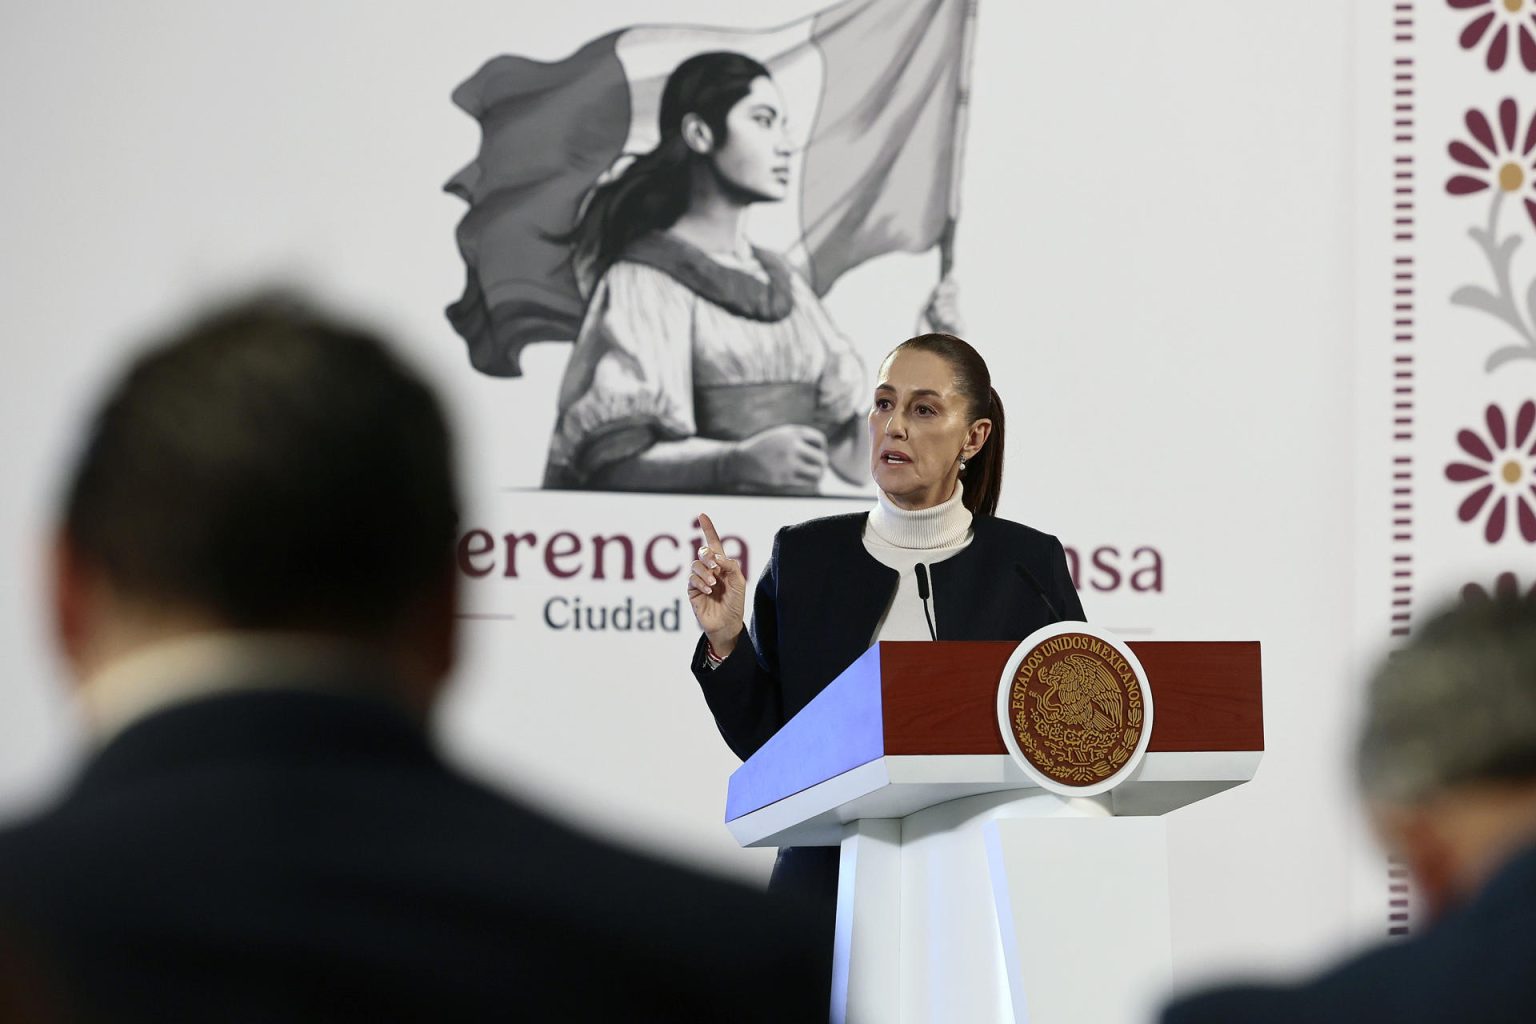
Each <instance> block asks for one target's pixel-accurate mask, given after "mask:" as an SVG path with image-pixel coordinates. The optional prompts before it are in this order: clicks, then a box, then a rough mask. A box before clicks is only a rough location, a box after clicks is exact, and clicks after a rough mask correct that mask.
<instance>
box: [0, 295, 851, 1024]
mask: <svg viewBox="0 0 1536 1024" xmlns="http://www.w3.org/2000/svg"><path fill="white" fill-rule="evenodd" d="M451 466H452V459H451V450H450V441H449V437H448V434H447V428H446V426H445V423H444V420H443V416H442V414H441V411H440V409H439V406H438V403H437V401H436V399H435V398H434V397H433V396H432V394H431V393H430V392H429V391H428V390H427V388H426V387H425V386H424V385H423V384H422V383H421V382H420V381H419V380H417V379H416V378H415V377H414V376H413V375H412V374H411V373H410V372H408V371H407V370H406V369H405V368H404V367H403V366H402V365H401V364H400V363H398V362H397V361H396V360H395V359H394V358H393V357H391V356H390V355H389V354H388V352H387V351H386V349H385V348H384V346H383V345H382V344H381V343H380V342H379V341H378V340H376V339H375V338H374V337H372V336H370V335H369V334H368V333H367V332H365V331H363V330H361V329H359V328H356V327H353V326H349V325H347V324H343V323H339V322H336V321H333V320H331V319H329V318H328V317H326V316H324V315H321V314H318V313H315V312H313V311H311V310H309V309H307V308H305V307H304V306H303V305H302V304H300V303H297V302H295V301H293V300H290V299H281V298H263V299H257V300H252V301H249V302H246V303H243V304H241V305H238V306H234V307H229V308H226V309H224V310H222V311H220V312H217V313H215V314H213V315H211V316H209V317H207V318H205V319H202V320H200V321H199V322H197V323H195V324H193V325H192V326H191V327H189V328H187V329H185V330H184V331H182V332H180V333H179V334H177V335H176V336H175V337H173V338H171V339H170V340H169V341H167V342H164V343H162V344H159V345H158V346H156V347H154V348H152V349H151V350H149V351H148V352H147V353H146V354H144V355H142V356H141V357H140V358H138V359H137V360H136V361H135V362H134V363H133V364H132V365H131V366H130V367H129V368H128V370H127V372H126V374H125V375H124V376H123V377H122V379H121V380H119V381H118V382H117V383H116V384H115V386H114V387H113V388H112V390H111V392H110V393H109V394H108V395H107V397H106V399H105V401H104V404H103V405H102V407H101V409H100V411H99V413H98V414H97V416H96V418H95V420H94V422H93V424H92V425H91V426H90V428H89V431H88V433H87V436H86V438H85V441H84V445H83V449H82V451H81V453H80V455H79V458H78V463H77V464H76V466H75V468H74V470H73V473H72V474H71V476H70V477H69V479H68V482H67V491H66V495H65V499H64V503H63V509H62V521H61V522H60V524H59V530H58V539H57V548H56V558H55V562H54V573H53V577H54V578H53V584H54V593H53V596H52V601H53V609H52V610H53V614H54V618H55V622H56V626H57V634H58V640H59V643H60V645H61V648H62V651H63V654H64V657H65V660H66V661H67V663H68V666H69V668H70V670H71V673H72V674H73V675H74V676H75V677H76V679H77V680H78V682H79V685H80V695H81V699H82V704H83V707H84V708H85V710H86V712H87V716H88V726H89V730H90V732H91V734H92V736H93V738H94V739H95V741H96V749H95V750H94V752H93V753H92V754H91V756H90V758H89V760H88V762H87V763H86V765H85V767H84V770H83V772H82V773H81V774H80V777H79V778H78V779H77V780H76V782H75V783H74V785H73V786H72V788H71V789H70V790H69V791H68V792H67V794H66V795H65V797H64V798H63V800H62V801H61V802H60V803H59V804H58V805H57V806H55V807H53V808H52V809H51V810H48V811H47V812H45V813H44V814H42V815H41V816H40V817H37V818H35V819H32V820H30V821H26V822H24V823H21V824H18V825H14V826H12V827H10V828H8V829H6V830H4V831H0V920H4V921H5V922H7V923H8V925H9V926H10V927H11V929H12V931H13V933H14V937H15V939H16V941H17V942H19V943H21V944H22V947H23V948H26V949H28V950H30V951H32V952H34V953H35V954H36V955H37V956H38V957H39V958H41V959H42V960H43V961H44V962H45V963H46V964H47V966H48V968H49V969H48V972H47V976H48V977H49V978H51V979H53V980H54V981H55V983H56V984H55V985H54V986H53V987H54V989H55V991H53V992H52V993H51V995H53V996H57V997H59V998H61V999H67V1000H68V1004H67V1005H68V1011H69V1014H70V1016H71V1017H72V1018H74V1019H85V1020H193V1019H196V1020H220V1021H246V1020H263V1021H267V1020H294V1021H296V1020H304V1021H326V1020H369V1021H376V1020H402V1019H409V1020H444V1021H458V1020H480V1019H493V1018H494V1019H531V1020H561V1021H568V1020H582V1021H584V1020H690V1021H694V1020H731V1021H740V1020H763V1021H768V1020H773V1021H780V1020H825V1019H826V1013H827V1007H826V1005H825V1004H824V1003H822V1002H821V1001H820V999H819V996H818V994H817V992H818V990H817V987H816V984H815V981H814V979H815V977H816V974H815V968H814V964H813V963H812V962H811V961H810V959H809V958H808V956H807V954H806V951H805V949H804V947H803V945H802V943H803V941H804V940H803V939H802V938H801V936H803V935H804V934H805V932H806V928H805V926H804V924H803V923H802V922H800V921H799V920H798V918H795V917H794V916H793V911H791V910H788V909H785V908H781V907H779V906H777V905H776V904H769V903H768V901H767V898H766V897H765V896H763V895H761V894H759V893H756V892H753V891H751V890H749V889H747V888H744V887H738V886H736V885H733V884H729V883H726V882H723V881H718V880H713V879H710V878H707V877H705V876H701V875H696V874H693V873H691V872H687V871H684V870H682V869H680V868H676V867H672V866H669V865H667V864H664V863H661V862H658V861H653V860H650V859H647V858H644V857H642V856H640V855H637V854H633V853H628V852H624V851H622V850H620V849H617V848H614V847H611V846H608V845H605V844H603V843H600V842H598V841H596V840H594V839H590V838H587V837H585V836H582V835H580V834H578V833H576V832H573V831H571V830H569V829H567V828H566V827H564V826H562V825H561V824H559V823H557V822H555V821H552V820H550V819H548V818H546V817H543V816H542V815H540V814H538V813H535V812H533V811H531V810H529V809H527V808H524V807H521V806H518V805H517V804H514V803H512V802H510V801H509V800H507V799H506V798H504V797H502V796H500V795H498V794H496V793H494V792H492V791H490V790H489V789H486V788H484V787H482V786H480V785H477V784H475V783H473V782H471V781H469V780H467V779H466V778H465V777H463V776H462V775H460V774H458V773H457V772H455V771H454V770H452V769H451V768H449V767H448V766H447V765H445V764H444V762H443V761H442V760H440V759H439V757H438V755H437V754H435V753H434V752H433V750H432V748H431V746H430V745H429V742H428V738H427V734H426V732H425V725H426V719H427V717H428V714H429V712H430V710H431V709H432V707H433V705H434V703H435V702H436V701H437V699H438V696H439V694H440V692H441V689H442V687H443V683H444V679H445V677H446V675H447V674H448V671H449V669H450V667H451V665H452V663H453V657H454V645H455V632H456V621H457V619H456V597H455V565H454V541H455V536H456V531H457V518H458V515H457V500H456V496H455V486H454V480H453V473H452V468H451ZM572 753H573V756H580V754H581V752H578V751H573V752H572ZM0 969H3V968H0Z"/></svg>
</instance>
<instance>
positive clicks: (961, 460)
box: [960, 455, 965, 473]
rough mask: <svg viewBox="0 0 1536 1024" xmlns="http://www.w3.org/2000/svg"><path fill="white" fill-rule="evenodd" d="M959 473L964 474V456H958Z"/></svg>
mask: <svg viewBox="0 0 1536 1024" xmlns="http://www.w3.org/2000/svg"><path fill="white" fill-rule="evenodd" d="M960 472H962V473H964V472H965V456H964V455H962V456H960Z"/></svg>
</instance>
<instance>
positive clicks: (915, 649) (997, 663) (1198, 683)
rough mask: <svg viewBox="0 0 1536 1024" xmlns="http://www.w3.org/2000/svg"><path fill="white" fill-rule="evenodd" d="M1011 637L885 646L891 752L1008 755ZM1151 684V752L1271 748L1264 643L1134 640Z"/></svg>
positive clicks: (885, 695) (882, 673)
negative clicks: (1006, 680)
mask: <svg viewBox="0 0 1536 1024" xmlns="http://www.w3.org/2000/svg"><path fill="white" fill-rule="evenodd" d="M1017 646H1018V645H1017V644H1015V643H1011V642H1008V641H998V642H990V643H975V642H971V643H953V642H938V643H934V642H931V641H927V642H925V641H900V642H896V641H887V642H885V643H882V644H880V677H881V681H882V690H883V701H884V717H885V753H886V754H1006V753H1007V752H1008V750H1007V748H1006V747H1005V746H1003V738H1002V735H1001V733H1000V732H999V731H998V726H997V687H998V683H999V681H1000V678H1001V676H1002V674H1003V669H1004V667H1005V666H1006V665H1007V663H1008V658H1009V656H1010V655H1011V654H1012V653H1013V651H1014V649H1015V648H1016V647H1017ZM1127 646H1128V647H1130V649H1131V650H1132V651H1133V652H1134V653H1135V655H1136V658H1137V660H1138V661H1140V662H1141V664H1142V667H1143V668H1145V669H1146V671H1147V683H1148V685H1149V686H1150V687H1151V689H1152V705H1153V717H1152V737H1151V740H1150V742H1149V743H1148V746H1147V749H1148V751H1190V750H1263V749H1264V711H1263V700H1262V690H1261V676H1260V668H1259V645H1258V643H1257V641H1235V642H1229V641H1217V642H1190V641H1167V640H1139V641H1132V642H1130V643H1128V644H1127Z"/></svg>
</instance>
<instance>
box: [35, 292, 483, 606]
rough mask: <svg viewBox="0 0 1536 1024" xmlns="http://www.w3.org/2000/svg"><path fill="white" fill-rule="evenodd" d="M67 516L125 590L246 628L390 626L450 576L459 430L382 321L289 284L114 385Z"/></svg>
mask: <svg viewBox="0 0 1536 1024" xmlns="http://www.w3.org/2000/svg"><path fill="white" fill-rule="evenodd" d="M63 520H64V522H63V527H64V531H65V534H66V536H67V538H68V540H69V542H70V545H71V547H72V548H73V549H74V551H75V552H76V553H77V555H78V556H79V557H81V558H82V559H84V560H86V561H88V562H89V563H90V564H92V565H93V566H95V567H98V568H99V569H100V570H101V571H102V572H104V573H105V575H106V577H107V579H108V580H109V581H110V582H111V584H112V585H113V586H114V587H115V588H117V589H118V590H119V591H120V592H121V593H123V594H124V595H125V596H128V597H130V598H132V599H138V600H148V601H153V602H158V603H164V604H167V605H180V606H187V607H191V608H195V609H198V610H200V611H204V612H207V613H210V614H212V615H214V616H215V617H217V618H218V619H219V620H220V621H222V622H224V623H226V624H228V625H230V626H232V627H235V628H246V629H273V628H332V629H341V630H345V631H364V632H372V631H378V630H381V629H387V628H388V627H389V626H390V625H391V624H392V623H393V621H395V619H396V617H397V615H398V614H399V613H400V612H402V611H404V610H405V609H406V607H407V606H408V605H409V604H410V603H411V602H412V601H413V600H414V599H416V598H419V597H421V596H422V595H423V594H425V593H426V592H427V589H428V588H430V587H432V586H433V585H435V583H436V581H438V580H440V579H443V578H445V577H446V576H447V575H448V574H451V572H452V565H453V543H454V536H455V533H456V530H457V523H458V502H457V497H456V494H455V487H454V480H453V468H452V451H451V441H450V438H449V435H448V429H447V425H446V423H445V422H444V419H443V414H442V410H441V408H440V407H439V405H438V402H437V399H436V398H435V397H434V395H433V394H432V392H431V391H430V390H429V389H428V388H427V387H426V385H425V384H424V383H423V382H422V381H421V380H420V379H418V378H417V377H416V376H415V375H414V374H413V373H412V372H411V371H410V370H408V369H406V368H405V367H404V366H403V365H402V364H401V363H400V362H399V361H398V360H397V359H396V358H395V357H394V356H393V355H391V353H390V352H389V350H388V349H387V348H386V346H385V344H384V343H383V342H382V341H381V340H380V339H379V338H378V337H376V336H375V335H373V334H371V333H369V332H368V331H366V330H364V329H363V328H361V327H358V326H356V325H352V324H348V323H344V322H341V321H339V320H336V319H333V318H331V317H330V316H328V315H325V314H323V313H321V312H318V311H317V310H316V309H315V308H314V307H313V306H311V305H310V304H308V303H307V302H305V301H303V300H301V299H299V298H297V297H295V296H292V295H279V294H264V295H260V296H257V297H253V298H249V299H245V300H243V301H240V302H237V303H234V304H230V305H226V306H223V307H221V308H218V309H216V310H214V311H212V312H210V313H208V314H206V315H204V316H201V317H199V318H198V319H197V320H195V321H194V322H193V323H191V324H190V325H188V326H187V327H185V328H184V329H182V330H180V331H177V332H175V333H174V334H172V335H171V336H170V337H169V338H168V339H166V340H164V341H162V342H161V343H159V344H156V345H153V346H152V347H150V348H149V349H148V350H147V351H145V352H144V353H143V354H142V355H140V356H139V357H138V358H137V359H135V360H134V361H133V362H132V363H131V364H130V365H129V366H128V368H127V370H126V372H125V373H124V374H123V376H122V378H121V379H120V380H119V381H117V383H116V384H115V385H114V386H113V387H112V388H111V390H110V391H109V392H108V394H107V395H106V396H105V398H104V400H103V402H102V405H101V407H100V409H99V411H98V412H97V414H96V417H95V419H94V421H93V422H92V424H91V426H90V428H89V431H88V433H87V435H86V437H85V440H84V445H83V448H82V450H81V452H80V455H79V459H78V462H77V464H76V466H75V468H74V472H73V475H72V476H71V477H70V478H69V481H68V483H67V487H66V492H65V499H64V509H63Z"/></svg>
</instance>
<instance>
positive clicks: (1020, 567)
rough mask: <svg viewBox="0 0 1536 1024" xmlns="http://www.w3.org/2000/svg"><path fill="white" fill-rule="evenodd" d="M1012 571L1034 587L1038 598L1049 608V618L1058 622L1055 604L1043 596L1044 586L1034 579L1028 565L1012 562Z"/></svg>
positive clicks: (1059, 616) (1058, 613)
mask: <svg viewBox="0 0 1536 1024" xmlns="http://www.w3.org/2000/svg"><path fill="white" fill-rule="evenodd" d="M1013 571H1014V572H1016V573H1018V574H1019V575H1020V576H1021V577H1023V578H1024V579H1026V580H1028V581H1029V585H1030V586H1032V587H1034V588H1035V593H1037V594H1039V595H1040V600H1042V601H1044V602H1045V607H1046V608H1048V609H1049V610H1050V613H1051V619H1052V620H1053V621H1055V622H1060V621H1061V613H1060V612H1058V611H1057V610H1056V606H1055V605H1053V604H1051V599H1050V598H1048V597H1046V596H1045V588H1044V587H1042V586H1041V585H1040V581H1039V580H1037V579H1035V574H1034V573H1032V572H1030V571H1029V567H1028V566H1026V565H1025V564H1024V563H1023V562H1014V563H1013Z"/></svg>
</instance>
